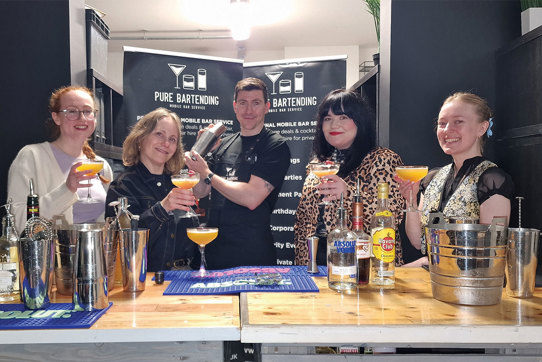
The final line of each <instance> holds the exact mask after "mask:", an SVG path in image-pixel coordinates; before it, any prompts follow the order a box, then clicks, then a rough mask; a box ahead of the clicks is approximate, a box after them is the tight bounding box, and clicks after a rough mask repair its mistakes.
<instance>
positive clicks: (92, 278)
mask: <svg viewBox="0 0 542 362" xmlns="http://www.w3.org/2000/svg"><path fill="white" fill-rule="evenodd" d="M77 235H78V237H77V245H76V248H75V250H76V251H75V261H74V273H73V304H74V306H75V309H79V308H81V309H83V310H85V311H93V310H99V309H104V308H107V306H108V305H109V296H108V290H107V270H106V262H105V256H104V251H103V235H104V234H103V224H80V225H77Z"/></svg>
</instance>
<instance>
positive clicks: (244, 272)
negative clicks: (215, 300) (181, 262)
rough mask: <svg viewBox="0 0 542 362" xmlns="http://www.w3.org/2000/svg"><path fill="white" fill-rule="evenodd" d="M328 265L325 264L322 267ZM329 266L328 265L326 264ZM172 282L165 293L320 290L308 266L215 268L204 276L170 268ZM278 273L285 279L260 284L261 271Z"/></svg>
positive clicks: (262, 272)
mask: <svg viewBox="0 0 542 362" xmlns="http://www.w3.org/2000/svg"><path fill="white" fill-rule="evenodd" d="M322 268H324V267H322ZM324 270H325V268H324ZM166 273H167V274H166V275H165V277H168V278H169V279H170V280H171V283H170V284H169V285H168V286H167V288H166V290H165V291H164V295H181V294H182V295H202V294H203V295H205V294H238V293H243V292H318V291H319V290H318V287H317V286H316V284H315V283H314V281H313V280H312V278H311V277H312V275H309V273H307V267H305V266H289V267H284V266H276V267H237V268H231V269H223V270H212V271H210V273H211V274H210V275H209V276H207V277H204V278H198V277H194V276H192V274H193V273H194V271H191V270H176V271H169V272H166ZM269 273H277V274H280V276H281V280H280V281H279V282H278V283H274V284H272V285H260V284H257V282H256V279H257V276H258V275H261V274H269Z"/></svg>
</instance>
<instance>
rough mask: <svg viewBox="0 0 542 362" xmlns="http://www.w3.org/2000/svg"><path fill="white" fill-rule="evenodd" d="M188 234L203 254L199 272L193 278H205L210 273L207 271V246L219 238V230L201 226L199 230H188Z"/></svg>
mask: <svg viewBox="0 0 542 362" xmlns="http://www.w3.org/2000/svg"><path fill="white" fill-rule="evenodd" d="M186 234H187V235H188V238H189V239H190V240H192V241H193V242H195V243H196V244H198V246H199V252H200V254H201V264H200V267H199V271H197V272H195V273H194V274H193V276H196V277H200V278H202V277H205V276H206V275H207V274H208V272H207V270H206V269H205V266H206V265H205V264H206V263H205V245H207V244H209V243H210V242H211V241H213V240H214V239H216V237H217V236H218V228H214V227H206V226H199V227H197V228H187V229H186Z"/></svg>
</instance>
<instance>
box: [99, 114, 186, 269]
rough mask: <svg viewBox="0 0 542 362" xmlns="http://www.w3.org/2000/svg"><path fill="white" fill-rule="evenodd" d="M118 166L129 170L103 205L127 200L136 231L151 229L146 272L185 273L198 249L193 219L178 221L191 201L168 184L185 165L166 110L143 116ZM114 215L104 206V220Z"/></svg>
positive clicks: (175, 119)
mask: <svg viewBox="0 0 542 362" xmlns="http://www.w3.org/2000/svg"><path fill="white" fill-rule="evenodd" d="M122 161H123V163H124V166H126V167H127V168H126V170H125V171H124V172H123V173H122V174H120V175H119V176H118V177H117V178H116V179H115V180H114V181H113V182H112V183H111V186H110V187H109V190H108V192H107V200H106V204H107V205H109V203H110V202H112V201H117V200H118V198H119V197H127V198H128V204H129V205H130V208H129V211H130V212H132V213H133V214H136V215H140V219H139V220H140V221H139V226H140V227H143V228H148V229H149V241H148V244H147V245H148V248H147V250H148V254H147V262H148V264H147V265H148V270H149V271H157V270H167V269H173V268H178V269H189V268H190V267H189V266H190V263H191V261H192V258H193V257H194V255H195V254H196V252H197V250H196V244H194V243H193V242H191V241H190V240H189V239H188V236H187V235H186V228H187V227H190V226H194V223H197V220H192V219H190V218H180V216H181V215H182V213H183V212H184V211H188V209H189V207H190V206H191V205H193V204H194V203H195V199H194V195H193V194H192V191H190V190H183V189H180V188H177V187H175V186H174V185H173V183H171V175H172V174H174V173H178V172H179V170H180V169H181V168H182V167H183V166H184V157H183V147H182V140H181V122H180V119H179V116H178V115H177V114H175V113H174V112H171V111H170V110H168V109H165V108H157V109H155V110H153V111H151V112H149V113H147V114H146V115H144V116H143V117H142V118H141V119H140V120H139V121H138V122H137V123H136V125H135V126H134V128H133V129H132V131H131V132H130V134H129V135H128V137H126V140H125V141H124V144H123V148H122ZM114 215H115V211H114V210H113V208H112V207H108V208H107V210H106V216H114Z"/></svg>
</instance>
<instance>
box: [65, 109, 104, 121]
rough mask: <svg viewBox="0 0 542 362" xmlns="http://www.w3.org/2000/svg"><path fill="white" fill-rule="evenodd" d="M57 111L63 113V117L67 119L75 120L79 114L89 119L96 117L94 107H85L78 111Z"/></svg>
mask: <svg viewBox="0 0 542 362" xmlns="http://www.w3.org/2000/svg"><path fill="white" fill-rule="evenodd" d="M59 113H64V117H66V119H67V120H68V121H75V120H78V119H79V117H81V115H82V116H83V117H84V118H85V119H86V120H89V121H93V120H94V119H95V118H96V113H98V111H97V110H95V109H85V110H84V111H80V110H78V109H71V108H70V109H63V110H61V111H60V112H59Z"/></svg>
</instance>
